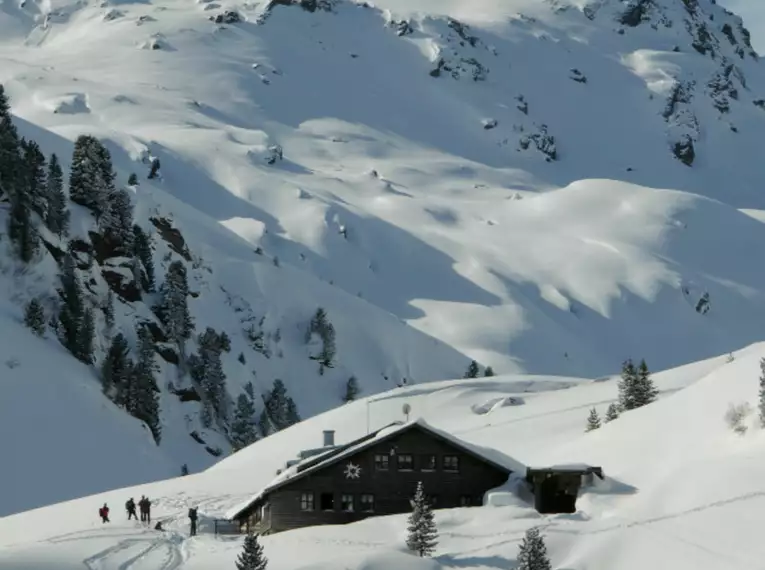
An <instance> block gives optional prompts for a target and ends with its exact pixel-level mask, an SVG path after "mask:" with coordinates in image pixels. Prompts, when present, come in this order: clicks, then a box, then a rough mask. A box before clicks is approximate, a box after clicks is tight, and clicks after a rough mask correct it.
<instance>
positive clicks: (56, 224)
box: [45, 154, 69, 237]
mask: <svg viewBox="0 0 765 570" xmlns="http://www.w3.org/2000/svg"><path fill="white" fill-rule="evenodd" d="M45 194H46V198H47V201H48V209H47V212H46V215H45V225H46V227H47V228H48V229H49V230H50V231H51V232H52V233H54V234H56V235H57V236H58V237H63V236H64V235H66V234H67V233H68V232H69V210H68V209H67V206H66V195H65V194H64V174H63V172H61V164H60V163H59V161H58V156H56V155H55V154H52V155H51V157H50V161H48V177H47V180H46V192H45Z"/></svg>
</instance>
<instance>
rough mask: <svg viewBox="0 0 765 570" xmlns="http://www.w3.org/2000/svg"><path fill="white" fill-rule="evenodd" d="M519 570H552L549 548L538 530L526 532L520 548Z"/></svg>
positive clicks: (531, 529) (533, 529)
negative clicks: (548, 553)
mask: <svg viewBox="0 0 765 570" xmlns="http://www.w3.org/2000/svg"><path fill="white" fill-rule="evenodd" d="M517 564H518V565H517V567H516V568H517V570H552V564H550V559H549V558H548V556H547V546H546V545H545V541H544V538H543V537H542V535H541V533H540V531H539V529H538V528H536V527H534V528H530V529H529V530H527V531H526V536H524V537H523V541H522V542H521V545H520V547H519V548H518V558H517Z"/></svg>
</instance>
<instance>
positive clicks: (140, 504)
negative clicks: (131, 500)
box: [138, 495, 146, 522]
mask: <svg viewBox="0 0 765 570" xmlns="http://www.w3.org/2000/svg"><path fill="white" fill-rule="evenodd" d="M138 509H139V510H140V511H141V522H146V497H145V496H143V495H141V500H140V501H138Z"/></svg>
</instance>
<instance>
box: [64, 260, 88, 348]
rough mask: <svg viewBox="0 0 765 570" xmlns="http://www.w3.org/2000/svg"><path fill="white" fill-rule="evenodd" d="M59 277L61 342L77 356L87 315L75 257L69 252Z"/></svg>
mask: <svg viewBox="0 0 765 570" xmlns="http://www.w3.org/2000/svg"><path fill="white" fill-rule="evenodd" d="M59 278H60V280H61V288H60V289H59V292H58V293H59V296H60V297H61V300H62V305H61V310H60V311H59V316H58V320H59V327H58V330H59V333H60V337H61V343H62V344H63V345H64V346H65V347H66V348H67V350H69V352H71V353H72V354H73V355H75V356H77V354H78V342H79V338H80V331H81V329H82V322H83V317H84V315H85V303H84V301H83V297H82V288H81V287H80V282H79V279H78V278H77V273H76V269H75V265H74V258H73V257H72V256H71V255H69V254H67V255H66V257H64V262H63V264H62V268H61V274H60V275H59Z"/></svg>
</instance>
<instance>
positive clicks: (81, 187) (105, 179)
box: [69, 135, 116, 220]
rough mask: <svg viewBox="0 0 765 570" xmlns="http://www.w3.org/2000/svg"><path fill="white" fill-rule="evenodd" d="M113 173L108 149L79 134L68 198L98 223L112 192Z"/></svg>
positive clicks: (94, 140)
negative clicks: (82, 207) (91, 215)
mask: <svg viewBox="0 0 765 570" xmlns="http://www.w3.org/2000/svg"><path fill="white" fill-rule="evenodd" d="M115 177H116V175H115V173H114V170H113V169H112V159H111V154H110V153H109V150H108V149H107V148H106V147H105V146H104V145H103V144H102V143H101V141H99V140H98V139H97V138H95V137H93V136H91V135H80V136H79V137H77V140H76V141H75V143H74V151H73V153H72V166H71V169H70V173H69V197H70V198H71V200H72V202H74V203H75V204H80V205H82V206H85V207H86V208H88V209H90V210H91V211H92V212H93V214H94V215H95V217H96V219H97V220H99V219H100V218H101V216H102V215H103V214H104V212H105V211H106V209H107V207H108V204H109V200H110V197H111V196H112V194H113V193H114V190H115V188H114V180H115Z"/></svg>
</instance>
